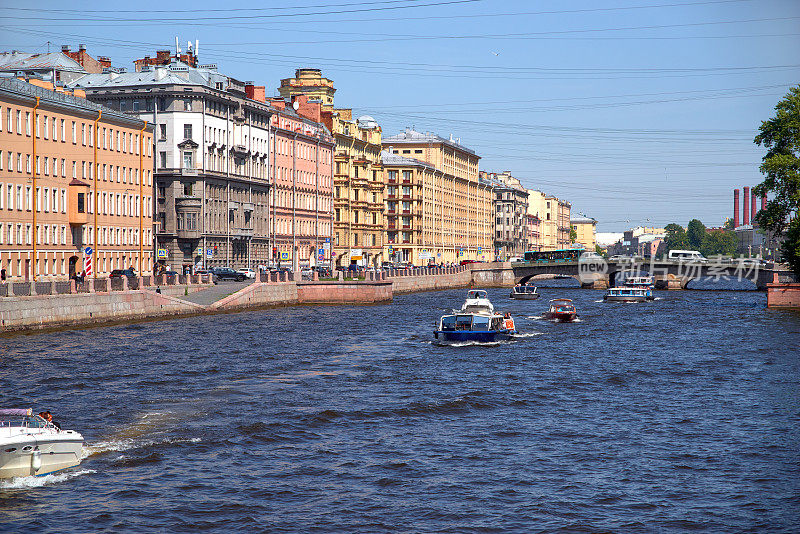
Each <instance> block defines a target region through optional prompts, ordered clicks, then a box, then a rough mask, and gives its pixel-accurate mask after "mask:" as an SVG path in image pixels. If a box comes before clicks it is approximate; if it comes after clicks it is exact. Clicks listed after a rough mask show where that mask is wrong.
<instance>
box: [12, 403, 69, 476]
mask: <svg viewBox="0 0 800 534" xmlns="http://www.w3.org/2000/svg"><path fill="white" fill-rule="evenodd" d="M82 448H83V436H81V435H80V434H79V433H78V432H75V431H74V430H61V429H60V428H58V426H56V425H55V424H53V423H51V422H48V421H46V420H45V419H44V418H42V417H40V416H38V415H33V413H32V411H31V409H30V408H27V409H25V408H6V409H0V479H4V478H12V477H27V476H44V475H47V474H50V473H53V472H55V471H60V470H62V469H67V468H69V467H74V466H76V465H78V464H79V463H81V451H82Z"/></svg>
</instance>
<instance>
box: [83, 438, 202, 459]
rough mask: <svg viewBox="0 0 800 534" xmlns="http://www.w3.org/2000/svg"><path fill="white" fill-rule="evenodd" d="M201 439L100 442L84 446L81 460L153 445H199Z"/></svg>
mask: <svg viewBox="0 0 800 534" xmlns="http://www.w3.org/2000/svg"><path fill="white" fill-rule="evenodd" d="M199 442H200V438H164V439H132V438H126V439H116V440H113V439H112V440H108V441H98V442H97V443H93V444H91V445H84V446H83V454H82V455H81V459H85V458H88V457H90V456H94V455H96V454H103V453H106V452H123V451H130V450H133V449H143V448H147V447H152V446H153V445H172V444H177V443H199Z"/></svg>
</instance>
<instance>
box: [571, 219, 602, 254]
mask: <svg viewBox="0 0 800 534" xmlns="http://www.w3.org/2000/svg"><path fill="white" fill-rule="evenodd" d="M570 224H571V225H572V229H573V230H575V234H576V238H575V244H576V245H583V246H584V248H586V250H589V251H594V249H595V246H596V245H597V221H596V220H595V219H592V218H591V217H573V218H572V219H570Z"/></svg>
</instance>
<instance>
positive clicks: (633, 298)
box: [603, 286, 652, 302]
mask: <svg viewBox="0 0 800 534" xmlns="http://www.w3.org/2000/svg"><path fill="white" fill-rule="evenodd" d="M648 294H650V295H652V292H651V290H650V289H648V288H645V287H627V286H622V287H610V288H608V290H606V295H605V296H604V297H603V300H605V301H606V302H644V301H646V300H647V299H648Z"/></svg>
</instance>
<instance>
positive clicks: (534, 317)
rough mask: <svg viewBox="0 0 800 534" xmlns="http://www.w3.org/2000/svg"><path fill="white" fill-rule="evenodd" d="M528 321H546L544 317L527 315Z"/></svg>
mask: <svg viewBox="0 0 800 534" xmlns="http://www.w3.org/2000/svg"><path fill="white" fill-rule="evenodd" d="M525 318H526V319H530V320H531V321H540V320H542V319H544V315H527V316H526V317H525Z"/></svg>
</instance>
